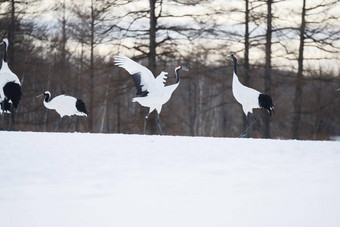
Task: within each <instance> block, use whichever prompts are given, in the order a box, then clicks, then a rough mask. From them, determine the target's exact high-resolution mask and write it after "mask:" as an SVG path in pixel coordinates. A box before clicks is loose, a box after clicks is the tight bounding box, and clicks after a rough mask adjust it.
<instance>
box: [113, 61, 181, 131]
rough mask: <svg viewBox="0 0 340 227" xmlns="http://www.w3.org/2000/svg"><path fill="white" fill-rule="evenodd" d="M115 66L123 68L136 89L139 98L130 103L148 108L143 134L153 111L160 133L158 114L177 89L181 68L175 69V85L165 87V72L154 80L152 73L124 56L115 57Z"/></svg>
mask: <svg viewBox="0 0 340 227" xmlns="http://www.w3.org/2000/svg"><path fill="white" fill-rule="evenodd" d="M115 65H118V66H119V67H122V68H124V69H125V70H126V71H128V72H129V74H130V75H131V77H132V79H133V81H134V82H135V86H136V89H137V94H136V95H140V97H135V98H133V99H132V102H138V103H139V104H141V105H142V106H144V107H149V113H148V114H147V115H146V117H145V121H144V134H145V128H146V121H147V119H148V117H149V115H150V113H151V112H152V111H153V110H156V111H157V124H158V127H159V130H160V132H161V133H162V129H161V126H160V123H159V114H160V112H161V111H162V106H163V104H164V103H166V102H167V101H169V99H170V97H171V95H172V93H173V92H174V91H175V89H176V88H177V87H178V85H179V82H180V78H179V73H178V72H179V70H180V69H182V67H181V66H177V67H176V69H175V74H176V78H177V79H176V83H175V84H172V85H169V86H165V85H164V83H165V80H166V78H167V76H166V75H167V74H168V73H167V72H161V73H160V74H159V75H158V76H157V77H156V78H155V77H154V75H153V74H152V72H151V71H150V70H149V69H148V68H146V67H144V66H142V65H140V64H139V63H137V62H135V61H133V60H131V59H130V58H128V57H126V56H124V55H117V56H116V57H115Z"/></svg>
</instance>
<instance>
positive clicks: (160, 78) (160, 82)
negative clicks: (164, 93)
mask: <svg viewBox="0 0 340 227" xmlns="http://www.w3.org/2000/svg"><path fill="white" fill-rule="evenodd" d="M167 74H168V73H167V72H163V71H162V72H161V73H160V74H159V75H158V76H157V77H156V80H155V85H156V86H157V87H164V84H165V82H166V79H167V78H168V77H167V76H166V75H167Z"/></svg>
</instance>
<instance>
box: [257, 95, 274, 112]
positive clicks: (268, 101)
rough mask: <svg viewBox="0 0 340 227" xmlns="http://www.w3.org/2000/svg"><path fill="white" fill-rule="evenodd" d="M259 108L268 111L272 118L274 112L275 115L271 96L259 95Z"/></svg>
mask: <svg viewBox="0 0 340 227" xmlns="http://www.w3.org/2000/svg"><path fill="white" fill-rule="evenodd" d="M259 106H260V107H261V108H264V109H266V110H267V111H268V113H269V115H270V116H271V115H272V112H273V113H274V105H273V101H272V98H271V97H270V96H269V95H265V94H260V95H259Z"/></svg>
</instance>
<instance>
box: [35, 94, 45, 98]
mask: <svg viewBox="0 0 340 227" xmlns="http://www.w3.org/2000/svg"><path fill="white" fill-rule="evenodd" d="M43 95H44V94H40V95H37V96H35V98H36V99H37V98H39V97H41V96H43Z"/></svg>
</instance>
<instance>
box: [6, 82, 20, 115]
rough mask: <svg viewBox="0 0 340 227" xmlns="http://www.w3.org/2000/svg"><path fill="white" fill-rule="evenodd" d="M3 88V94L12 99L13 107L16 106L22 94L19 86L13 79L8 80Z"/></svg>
mask: <svg viewBox="0 0 340 227" xmlns="http://www.w3.org/2000/svg"><path fill="white" fill-rule="evenodd" d="M3 90H4V94H5V96H6V97H7V98H8V99H9V100H11V101H12V103H13V106H14V108H17V107H18V104H19V101H20V99H21V96H22V93H21V86H20V85H19V84H17V83H15V82H14V81H13V82H8V83H6V85H5V86H4V88H3Z"/></svg>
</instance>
